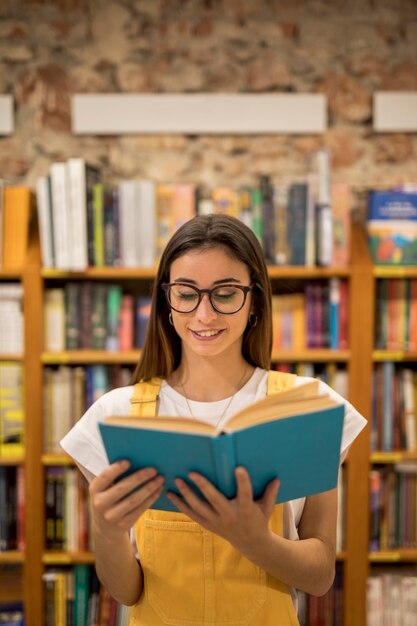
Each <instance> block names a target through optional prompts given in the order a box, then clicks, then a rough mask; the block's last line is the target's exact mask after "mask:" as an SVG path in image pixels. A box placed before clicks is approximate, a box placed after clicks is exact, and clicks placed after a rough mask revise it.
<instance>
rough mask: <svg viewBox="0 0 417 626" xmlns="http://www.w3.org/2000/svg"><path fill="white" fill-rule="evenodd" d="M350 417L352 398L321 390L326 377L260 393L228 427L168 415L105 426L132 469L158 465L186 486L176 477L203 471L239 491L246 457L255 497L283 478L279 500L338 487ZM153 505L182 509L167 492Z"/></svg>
mask: <svg viewBox="0 0 417 626" xmlns="http://www.w3.org/2000/svg"><path fill="white" fill-rule="evenodd" d="M343 417H344V406H343V405H342V404H338V403H337V402H335V401H334V400H333V399H332V398H330V397H329V396H328V395H319V393H318V381H312V382H309V383H306V384H303V385H299V386H296V387H293V388H291V389H289V390H287V391H284V392H282V393H279V394H274V395H271V396H268V397H266V398H263V399H262V400H258V401H257V402H255V403H253V404H251V405H250V406H248V407H246V408H244V409H242V410H241V411H239V412H238V413H236V414H235V415H233V416H232V417H231V418H230V419H229V420H228V421H227V423H226V425H223V426H222V428H221V429H218V428H216V427H214V426H211V425H210V424H207V423H206V422H204V421H200V420H197V419H190V418H186V417H184V418H182V417H179V418H178V417H164V416H157V417H126V416H112V417H108V418H107V419H106V420H105V421H104V422H102V423H99V429H100V433H101V437H102V439H103V443H104V447H105V449H106V452H107V456H108V459H109V462H110V463H114V462H115V461H118V460H121V459H128V460H129V461H130V463H131V467H130V468H129V473H131V472H134V471H136V470H137V469H139V468H141V467H148V466H151V467H156V469H157V470H158V472H159V473H160V474H163V475H164V476H165V488H166V490H169V491H174V492H178V490H177V489H176V487H175V485H174V479H175V478H176V477H181V478H183V479H185V480H187V475H188V473H189V472H190V471H196V472H199V473H200V474H203V475H204V476H205V477H206V478H208V479H209V480H210V481H211V482H213V483H214V484H215V485H216V486H217V488H218V489H219V490H220V491H221V492H222V493H224V494H225V495H226V496H227V497H228V498H233V497H234V496H235V494H236V483H235V478H234V468H235V467H237V466H238V465H241V466H243V467H245V468H246V469H247V470H248V472H249V474H250V476H251V480H252V485H253V490H254V495H255V498H259V497H261V495H262V494H263V492H264V489H265V487H266V485H267V484H268V483H269V482H270V481H271V480H272V479H273V478H279V479H280V483H281V484H280V489H279V493H278V499H277V502H286V501H288V500H294V499H296V498H301V497H304V496H308V495H312V494H315V493H320V492H323V491H328V490H329V489H333V488H334V487H336V485H337V476H338V468H339V457H340V444H341V437H342V429H343ZM188 482H189V484H190V485H191V486H192V487H193V488H194V489H195V490H196V491H197V488H196V487H195V486H194V485H193V483H190V481H188ZM152 508H154V509H162V510H166V511H175V510H176V508H175V506H174V505H173V504H172V502H171V501H170V500H169V499H168V498H167V497H166V496H165V492H164V493H163V494H162V495H161V496H160V498H159V499H158V500H157V501H156V502H155V503H154V505H153V507H152Z"/></svg>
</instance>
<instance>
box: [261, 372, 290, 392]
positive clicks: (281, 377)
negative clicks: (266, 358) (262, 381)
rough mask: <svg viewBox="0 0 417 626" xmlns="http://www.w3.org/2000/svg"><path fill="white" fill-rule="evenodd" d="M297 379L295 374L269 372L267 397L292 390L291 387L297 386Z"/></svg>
mask: <svg viewBox="0 0 417 626" xmlns="http://www.w3.org/2000/svg"><path fill="white" fill-rule="evenodd" d="M296 378H297V376H296V375H295V374H289V373H287V372H278V371H276V370H269V372H268V386H267V392H266V395H267V396H272V395H273V394H274V393H281V391H286V390H287V389H291V387H294V385H295V379H296Z"/></svg>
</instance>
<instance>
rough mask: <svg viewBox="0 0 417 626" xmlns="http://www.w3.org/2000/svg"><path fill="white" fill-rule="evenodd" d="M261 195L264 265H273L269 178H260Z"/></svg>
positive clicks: (273, 233)
mask: <svg viewBox="0 0 417 626" xmlns="http://www.w3.org/2000/svg"><path fill="white" fill-rule="evenodd" d="M260 188H261V194H262V226H263V227H262V245H263V251H264V256H265V261H266V263H269V264H271V265H272V264H273V263H275V249H276V244H275V228H274V199H273V194H274V191H273V186H272V184H271V180H270V177H269V176H261V181H260Z"/></svg>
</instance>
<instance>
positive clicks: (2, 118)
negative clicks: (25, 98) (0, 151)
mask: <svg viewBox="0 0 417 626" xmlns="http://www.w3.org/2000/svg"><path fill="white" fill-rule="evenodd" d="M13 130H14V124H13V98H12V96H0V135H10V134H11V133H12V132H13Z"/></svg>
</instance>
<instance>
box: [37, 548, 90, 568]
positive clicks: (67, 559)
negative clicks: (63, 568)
mask: <svg viewBox="0 0 417 626" xmlns="http://www.w3.org/2000/svg"><path fill="white" fill-rule="evenodd" d="M94 562H95V558H94V553H93V552H65V551H62V552H61V551H52V550H48V551H47V552H44V553H43V555H42V563H43V564H44V565H76V564H80V563H87V564H89V565H90V564H91V565H92V564H94Z"/></svg>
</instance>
